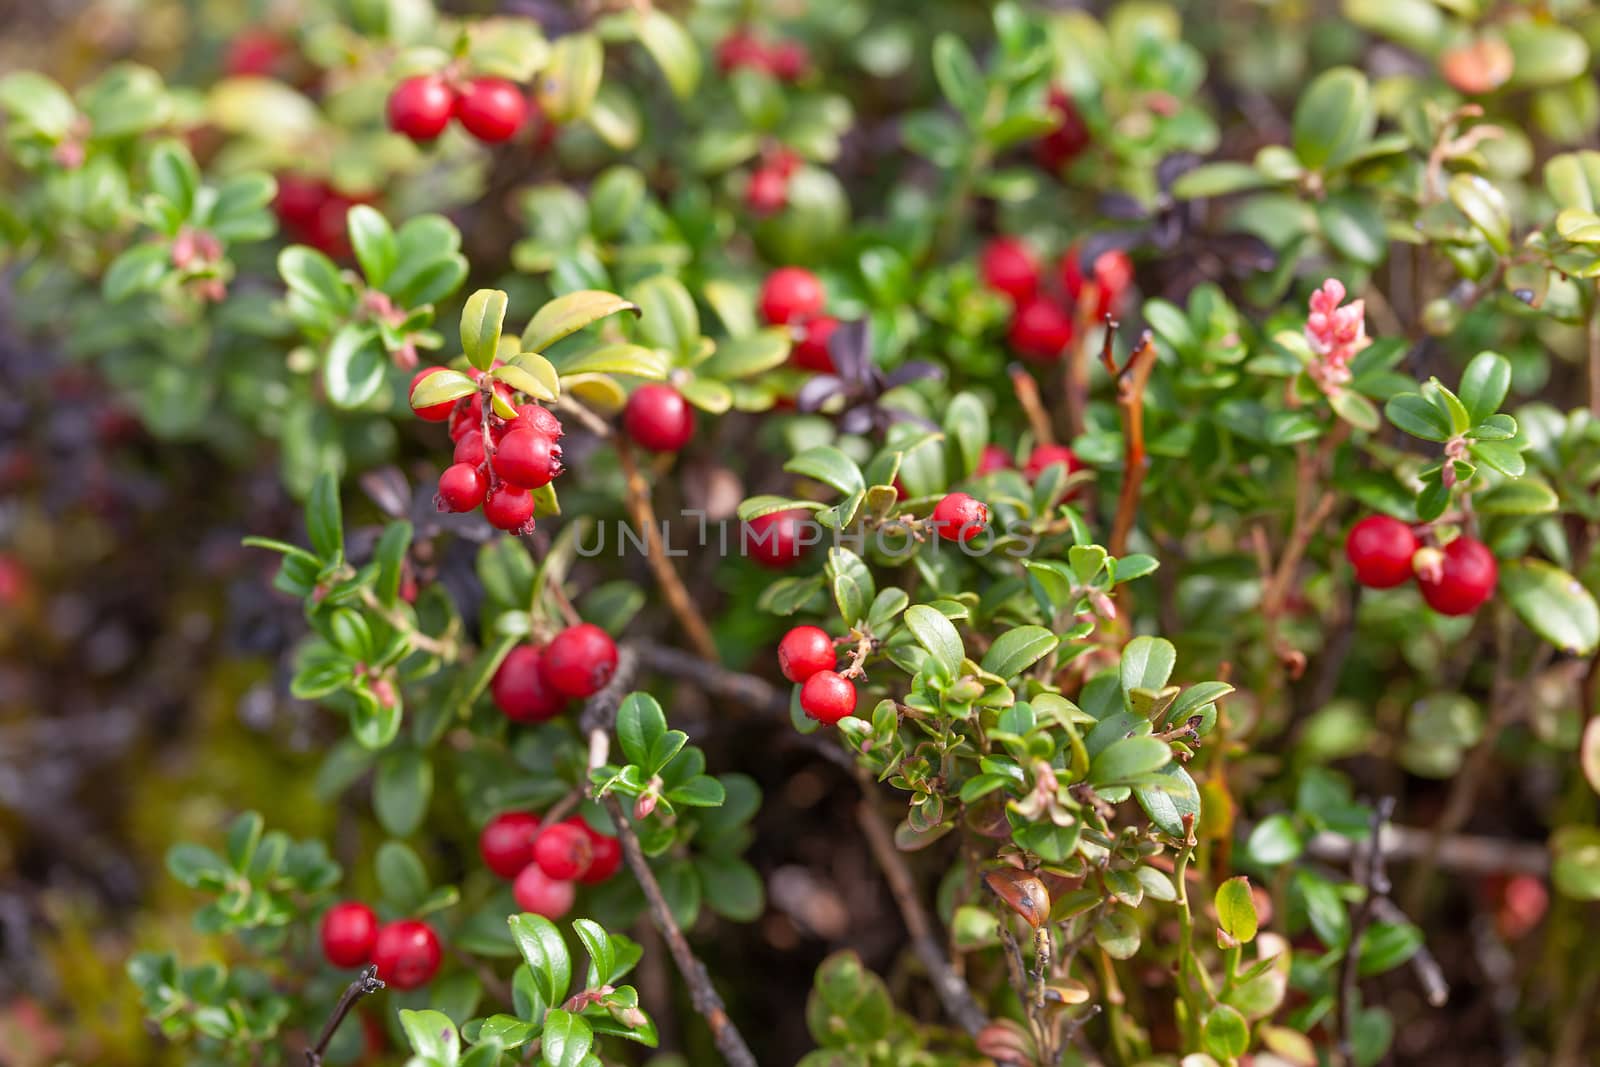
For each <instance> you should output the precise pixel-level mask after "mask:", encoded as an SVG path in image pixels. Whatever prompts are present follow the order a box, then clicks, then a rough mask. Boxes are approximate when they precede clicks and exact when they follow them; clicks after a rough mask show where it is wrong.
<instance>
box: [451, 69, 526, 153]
mask: <svg viewBox="0 0 1600 1067" xmlns="http://www.w3.org/2000/svg"><path fill="white" fill-rule="evenodd" d="M527 117H528V100H527V98H526V97H524V96H523V95H522V90H521V89H519V88H517V86H516V85H514V84H512V83H511V82H508V81H506V80H505V79H504V78H479V79H477V80H476V81H474V82H473V83H472V84H471V85H469V86H467V88H466V89H465V90H463V91H462V93H461V95H460V96H459V97H457V99H456V118H457V119H459V120H460V122H461V125H463V126H465V127H466V129H467V132H468V133H470V134H472V136H474V137H476V138H477V139H478V140H480V141H483V142H485V143H486V144H499V143H500V142H501V141H509V140H511V138H513V137H515V136H516V133H517V130H519V129H521V128H522V123H523V121H524V120H525V119H527Z"/></svg>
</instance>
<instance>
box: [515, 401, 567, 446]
mask: <svg viewBox="0 0 1600 1067" xmlns="http://www.w3.org/2000/svg"><path fill="white" fill-rule="evenodd" d="M511 426H512V427H514V428H515V429H518V430H532V431H533V432H534V433H542V434H544V435H545V436H546V437H548V438H550V440H552V441H555V440H559V439H560V437H561V435H562V434H564V433H566V431H565V430H564V429H562V428H561V420H560V419H558V418H556V414H555V412H553V411H551V410H550V409H549V408H547V407H545V406H544V405H542V404H518V405H517V418H516V421H514V422H512V423H511Z"/></svg>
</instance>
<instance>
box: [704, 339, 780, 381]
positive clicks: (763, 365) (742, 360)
mask: <svg viewBox="0 0 1600 1067" xmlns="http://www.w3.org/2000/svg"><path fill="white" fill-rule="evenodd" d="M790 348H791V343H790V339H789V331H788V329H787V328H786V327H771V328H769V329H764V330H759V331H757V332H754V333H750V334H746V335H745V336H743V337H735V338H732V339H730V340H726V341H718V342H717V350H716V351H715V352H713V353H712V354H711V358H710V359H708V360H706V361H705V362H704V363H702V364H700V365H699V366H698V367H696V368H695V373H696V374H701V375H704V376H706V377H708V378H719V379H722V380H724V381H728V380H736V379H739V378H751V377H754V376H755V375H757V374H762V373H765V372H766V371H769V370H773V369H775V368H777V367H781V366H783V364H784V361H785V360H787V359H788V358H789V351H790Z"/></svg>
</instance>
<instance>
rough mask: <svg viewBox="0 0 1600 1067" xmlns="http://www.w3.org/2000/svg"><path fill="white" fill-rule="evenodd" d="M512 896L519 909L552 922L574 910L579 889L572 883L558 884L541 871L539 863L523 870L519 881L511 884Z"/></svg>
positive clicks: (518, 877)
mask: <svg viewBox="0 0 1600 1067" xmlns="http://www.w3.org/2000/svg"><path fill="white" fill-rule="evenodd" d="M511 895H512V896H513V897H514V898H516V901H517V907H519V908H521V909H522V910H523V911H531V912H533V914H535V915H543V916H544V917H545V918H546V919H549V920H551V921H552V922H553V921H555V920H556V919H559V918H561V917H562V916H563V915H565V914H566V913H567V912H569V911H571V910H572V899H573V897H574V896H576V895H577V889H576V888H575V887H574V886H573V884H572V883H571V882H558V881H556V880H555V879H554V878H551V877H550V876H549V875H547V874H545V873H544V872H543V871H541V870H540V869H539V865H538V864H537V863H530V864H528V865H527V866H526V867H524V868H522V872H521V873H520V874H518V875H517V880H516V881H515V882H513V883H512V884H511Z"/></svg>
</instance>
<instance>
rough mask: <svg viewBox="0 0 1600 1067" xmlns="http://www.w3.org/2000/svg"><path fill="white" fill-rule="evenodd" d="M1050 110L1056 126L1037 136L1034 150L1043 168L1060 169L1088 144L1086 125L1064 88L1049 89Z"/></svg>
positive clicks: (1087, 128)
mask: <svg viewBox="0 0 1600 1067" xmlns="http://www.w3.org/2000/svg"><path fill="white" fill-rule="evenodd" d="M1050 110H1051V112H1052V113H1054V115H1055V119H1056V128H1055V129H1053V130H1051V131H1050V132H1049V133H1047V134H1045V135H1044V136H1043V137H1041V138H1040V139H1039V140H1038V142H1037V143H1036V144H1035V145H1034V151H1035V153H1036V154H1037V156H1038V159H1039V162H1040V163H1041V164H1042V165H1043V166H1044V167H1045V169H1046V170H1051V171H1059V170H1060V169H1061V168H1062V167H1064V166H1066V165H1067V164H1068V163H1070V162H1072V161H1073V160H1074V159H1076V158H1077V157H1078V155H1079V154H1080V153H1081V152H1082V151H1083V150H1084V149H1085V148H1088V147H1089V140H1090V135H1089V127H1088V125H1087V124H1086V123H1085V122H1084V121H1083V115H1082V114H1080V113H1079V111H1078V105H1077V104H1076V103H1075V102H1074V101H1073V99H1072V97H1070V96H1068V95H1067V93H1066V90H1064V89H1051V90H1050Z"/></svg>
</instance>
